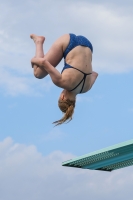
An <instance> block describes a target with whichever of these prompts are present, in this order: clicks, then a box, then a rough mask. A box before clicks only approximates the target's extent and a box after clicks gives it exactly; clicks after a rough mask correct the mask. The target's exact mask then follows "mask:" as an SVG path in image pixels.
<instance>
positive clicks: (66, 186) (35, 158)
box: [0, 137, 133, 200]
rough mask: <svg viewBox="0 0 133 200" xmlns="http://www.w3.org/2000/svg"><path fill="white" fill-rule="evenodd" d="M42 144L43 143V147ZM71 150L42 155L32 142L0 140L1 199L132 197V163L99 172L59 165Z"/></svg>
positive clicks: (9, 139) (121, 199) (118, 198)
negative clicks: (127, 165) (122, 167)
mask: <svg viewBox="0 0 133 200" xmlns="http://www.w3.org/2000/svg"><path fill="white" fill-rule="evenodd" d="M44 148H45V147H44ZM73 157H74V156H73V155H72V154H66V153H63V152H60V151H55V152H53V153H51V154H49V155H47V156H43V155H41V154H40V153H39V152H38V151H37V149H36V147H35V146H34V145H29V146H26V145H24V144H19V143H14V142H13V140H12V139H11V138H10V137H9V138H6V139H4V140H3V141H2V142H0V163H1V164H0V188H1V192H0V199H4V200H8V199H14V200H18V199H20V200H23V199H25V200H29V199H31V200H37V199H39V200H43V199H49V200H52V199H53V198H55V199H58V200H62V199H64V200H66V199H68V198H69V199H70V200H72V199H78V200H80V199H88V197H89V198H90V199H99V200H103V199H108V200H112V199H113V198H114V196H115V199H116V200H125V198H127V199H128V200H132V187H133V172H132V167H128V168H125V169H123V170H117V171H115V172H111V173H108V172H99V171H91V170H82V169H76V168H75V169H74V168H67V167H62V166H61V163H62V161H66V160H69V159H71V158H73Z"/></svg>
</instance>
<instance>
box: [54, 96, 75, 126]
mask: <svg viewBox="0 0 133 200" xmlns="http://www.w3.org/2000/svg"><path fill="white" fill-rule="evenodd" d="M75 102H76V101H75V100H69V99H67V100H60V99H59V101H58V106H59V108H60V110H61V111H62V112H63V113H65V115H64V116H63V117H62V118H61V119H60V120H58V121H55V122H53V124H56V126H57V125H61V124H63V123H64V122H65V121H67V120H69V121H71V120H72V115H73V113H74V108H75ZM69 121H68V122H69Z"/></svg>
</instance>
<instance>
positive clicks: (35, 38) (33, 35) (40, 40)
mask: <svg viewBox="0 0 133 200" xmlns="http://www.w3.org/2000/svg"><path fill="white" fill-rule="evenodd" d="M30 38H31V39H33V40H34V42H35V44H36V43H38V42H39V43H42V44H43V43H44V41H45V37H43V36H38V35H35V34H31V35H30Z"/></svg>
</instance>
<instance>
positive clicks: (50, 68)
mask: <svg viewBox="0 0 133 200" xmlns="http://www.w3.org/2000/svg"><path fill="white" fill-rule="evenodd" d="M30 37H31V39H33V40H34V42H35V46H36V53H35V57H34V58H32V60H31V64H32V67H33V69H34V75H35V77H36V78H39V79H41V78H44V77H45V76H47V75H48V74H49V75H50V77H51V79H52V81H53V83H54V84H55V85H56V86H58V87H60V88H63V91H62V92H61V94H60V97H59V100H58V106H59V108H60V110H61V111H62V112H64V113H65V115H64V117H63V118H62V119H60V120H58V121H55V122H54V123H55V124H56V125H59V124H62V123H64V122H65V121H67V120H69V121H70V120H71V119H72V115H73V113H74V107H75V101H76V95H77V94H79V93H85V92H87V91H88V90H90V89H91V87H92V85H93V84H94V82H95V80H96V78H97V76H98V74H97V73H96V72H94V71H92V64H91V63H92V53H93V47H92V44H91V43H90V41H89V40H88V39H87V38H85V37H84V36H76V35H74V34H65V35H63V36H61V37H60V38H59V39H57V40H56V41H55V42H54V44H53V45H52V47H51V48H50V50H49V51H48V52H47V53H46V55H45V56H44V51H43V43H44V41H45V37H43V36H37V35H35V34H31V35H30ZM63 57H64V61H65V63H64V68H63V69H62V72H61V73H60V72H59V71H58V70H57V69H56V68H55V67H56V66H57V65H58V64H59V62H60V61H61V60H62V58H63Z"/></svg>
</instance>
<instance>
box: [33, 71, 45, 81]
mask: <svg viewBox="0 0 133 200" xmlns="http://www.w3.org/2000/svg"><path fill="white" fill-rule="evenodd" d="M34 76H35V77H36V78H38V79H42V78H44V77H45V76H47V73H39V72H37V71H35V72H34Z"/></svg>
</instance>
